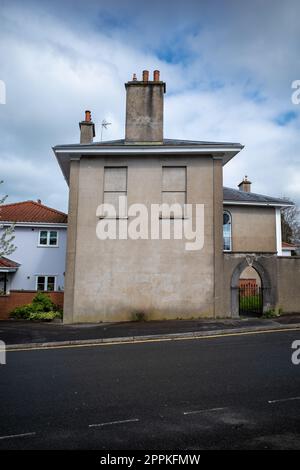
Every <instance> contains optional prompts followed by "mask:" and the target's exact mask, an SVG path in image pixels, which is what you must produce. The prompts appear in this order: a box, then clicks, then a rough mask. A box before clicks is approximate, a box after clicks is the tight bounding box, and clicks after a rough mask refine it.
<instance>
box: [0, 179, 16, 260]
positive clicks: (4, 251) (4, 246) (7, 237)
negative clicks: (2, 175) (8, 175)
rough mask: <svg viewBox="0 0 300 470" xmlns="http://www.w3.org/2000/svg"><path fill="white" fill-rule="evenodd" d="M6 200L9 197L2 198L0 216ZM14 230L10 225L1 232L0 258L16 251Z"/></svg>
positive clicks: (0, 199) (0, 182)
mask: <svg viewBox="0 0 300 470" xmlns="http://www.w3.org/2000/svg"><path fill="white" fill-rule="evenodd" d="M2 183H3V181H0V184H2ZM6 198H7V196H3V197H0V214H1V204H3V203H4V201H5V200H6ZM14 230H15V226H14V224H12V225H10V226H9V227H7V228H3V229H2V230H0V258H1V257H3V256H8V255H11V254H12V253H13V252H14V251H15V249H16V246H15V245H14V244H13V241H14V239H15V236H14Z"/></svg>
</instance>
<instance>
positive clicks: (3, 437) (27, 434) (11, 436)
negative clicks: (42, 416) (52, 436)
mask: <svg viewBox="0 0 300 470" xmlns="http://www.w3.org/2000/svg"><path fill="white" fill-rule="evenodd" d="M35 435H36V433H35V432H26V433H23V434H11V435H10V436H0V439H1V440H3V439H15V438H16V437H27V436H35Z"/></svg>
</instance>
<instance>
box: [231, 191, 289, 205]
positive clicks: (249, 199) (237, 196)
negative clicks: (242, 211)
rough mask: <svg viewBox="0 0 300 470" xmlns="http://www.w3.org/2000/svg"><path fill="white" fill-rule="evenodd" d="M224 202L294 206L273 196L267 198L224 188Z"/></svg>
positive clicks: (286, 200)
mask: <svg viewBox="0 0 300 470" xmlns="http://www.w3.org/2000/svg"><path fill="white" fill-rule="evenodd" d="M223 200H224V202H227V201H233V202H237V203H239V202H241V203H249V204H255V203H258V204H270V205H272V204H276V205H280V204H281V205H283V206H290V205H294V203H293V202H292V201H289V200H288V199H280V198H275V197H271V196H265V195H264V194H257V193H247V192H245V191H240V190H239V189H233V188H226V187H224V188H223Z"/></svg>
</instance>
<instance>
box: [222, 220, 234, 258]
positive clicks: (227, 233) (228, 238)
mask: <svg viewBox="0 0 300 470" xmlns="http://www.w3.org/2000/svg"><path fill="white" fill-rule="evenodd" d="M223 250H224V251H231V250H232V224H231V213H230V212H229V211H224V212H223Z"/></svg>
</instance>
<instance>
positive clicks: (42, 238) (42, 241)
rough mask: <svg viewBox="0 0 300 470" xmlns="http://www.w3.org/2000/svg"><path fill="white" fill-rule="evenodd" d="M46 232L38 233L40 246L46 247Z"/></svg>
mask: <svg viewBox="0 0 300 470" xmlns="http://www.w3.org/2000/svg"><path fill="white" fill-rule="evenodd" d="M47 235H48V232H47V230H42V231H41V232H40V245H47Z"/></svg>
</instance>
